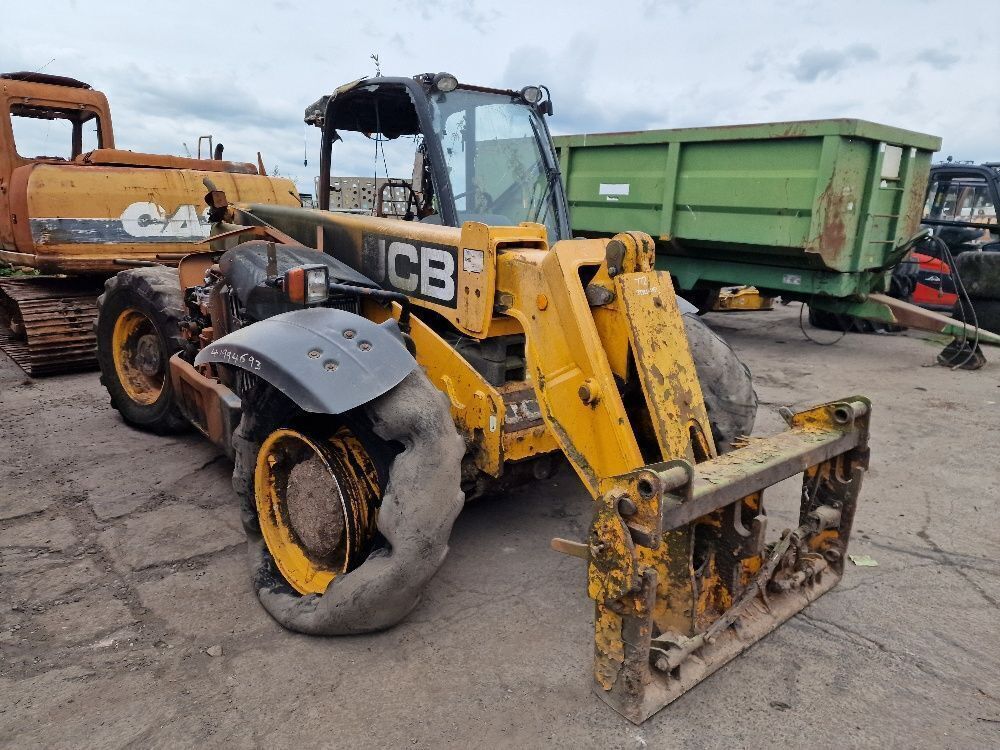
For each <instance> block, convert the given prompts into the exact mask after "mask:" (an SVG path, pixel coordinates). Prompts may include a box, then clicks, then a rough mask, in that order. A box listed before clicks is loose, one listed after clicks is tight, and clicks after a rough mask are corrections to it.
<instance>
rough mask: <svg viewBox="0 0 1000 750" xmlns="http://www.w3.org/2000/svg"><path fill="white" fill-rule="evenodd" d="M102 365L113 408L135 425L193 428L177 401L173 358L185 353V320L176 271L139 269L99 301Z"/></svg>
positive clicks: (160, 430) (165, 430)
mask: <svg viewBox="0 0 1000 750" xmlns="http://www.w3.org/2000/svg"><path fill="white" fill-rule="evenodd" d="M97 309H98V315H97V321H96V323H95V324H94V325H95V329H96V333H97V362H98V364H99V365H100V368H101V383H102V384H103V385H104V387H105V388H107V389H108V393H109V394H110V396H111V405H112V406H113V407H114V408H115V409H117V410H118V412H119V413H120V414H121V415H122V419H123V420H125V422H127V423H128V424H130V425H132V426H133V427H138V428H140V429H143V430H147V431H149V432H154V433H157V434H161V435H165V434H170V433H175V432H181V431H184V430H186V429H187V428H188V423H187V420H185V419H184V417H183V416H182V415H181V412H180V410H179V409H178V408H177V405H176V404H175V402H174V392H173V385H172V383H171V381H170V367H169V360H170V357H172V356H173V355H174V354H176V353H177V352H179V351H181V350H183V349H184V339H183V338H182V337H181V331H180V324H181V321H182V320H183V319H184V318H185V317H186V314H187V313H186V311H185V308H184V299H183V295H182V294H181V288H180V281H179V277H178V273H177V270H176V269H173V268H166V267H163V266H150V267H146V268H134V269H129V270H127V271H122V272H121V273H119V274H117V275H115V276H112V277H111V278H110V279H108V280H107V282H105V285H104V294H102V295H101V296H100V297H98V298H97Z"/></svg>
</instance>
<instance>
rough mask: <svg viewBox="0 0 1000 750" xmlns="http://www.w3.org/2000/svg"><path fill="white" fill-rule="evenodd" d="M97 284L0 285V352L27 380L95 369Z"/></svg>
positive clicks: (37, 279) (36, 281)
mask: <svg viewBox="0 0 1000 750" xmlns="http://www.w3.org/2000/svg"><path fill="white" fill-rule="evenodd" d="M101 289H102V285H101V282H100V281H98V280H94V279H79V278H77V279H72V278H61V277H53V276H33V277H26V278H18V279H4V280H2V281H0V350H3V351H4V352H5V353H6V354H7V355H8V356H9V357H10V358H11V359H12V360H14V362H15V363H16V364H17V365H18V366H19V367H20V368H21V369H22V370H24V371H25V372H26V373H27V374H28V375H30V376H31V377H38V376H40V375H53V374H56V373H60V372H74V371H78V370H90V369H93V368H95V367H97V339H96V337H95V335H94V321H95V320H96V319H97V295H99V294H100V293H101Z"/></svg>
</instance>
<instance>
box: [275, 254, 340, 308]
mask: <svg viewBox="0 0 1000 750" xmlns="http://www.w3.org/2000/svg"><path fill="white" fill-rule="evenodd" d="M282 288H283V289H284V290H285V294H286V295H287V296H288V299H289V300H290V301H291V302H295V303H297V304H300V305H318V304H319V303H320V302H324V301H326V299H327V297H329V296H330V271H329V269H328V268H327V267H326V266H324V265H320V264H316V265H310V266H298V267H296V268H290V269H288V270H287V271H285V278H284V281H283V282H282Z"/></svg>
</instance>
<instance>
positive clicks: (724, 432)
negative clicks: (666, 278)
mask: <svg viewBox="0 0 1000 750" xmlns="http://www.w3.org/2000/svg"><path fill="white" fill-rule="evenodd" d="M683 319H684V331H685V333H686V334H687V339H688V346H690V347H691V356H692V357H693V358H694V368H695V371H696V372H697V373H698V380H699V381H701V392H702V395H703V396H704V398H705V409H706V410H707V411H708V421H709V423H710V424H711V425H712V437H714V438H715V447H716V449H717V450H718V451H719V453H728V452H729V451H731V450H732V449H733V447H734V442H736V441H737V440H738V439H739V438H741V437H747V436H749V435H750V433H751V432H753V425H754V420H755V419H756V418H757V392H756V391H755V390H754V387H753V376H752V375H751V374H750V368H749V367H747V366H746V365H745V364H744V363H743V361H742V360H741V359H740V358H739V356H738V355H737V354H736V352H735V351H733V348H732V347H731V346H729V344H728V343H726V340H725V339H723V338H722V337H721V336H719V335H718V334H717V333H715V331H713V330H712V329H711V328H709V327H708V326H707V325H706V324H705V323H704V321H702V320H701V319H700V318H699V317H697V316H695V315H684V316H683Z"/></svg>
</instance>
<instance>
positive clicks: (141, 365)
mask: <svg viewBox="0 0 1000 750" xmlns="http://www.w3.org/2000/svg"><path fill="white" fill-rule="evenodd" d="M111 356H112V359H113V360H114V363H115V372H116V373H117V374H118V382H119V383H121V385H122V388H124V389H125V393H126V394H127V395H128V397H129V398H130V399H132V400H133V401H134V402H136V403H137V404H142V405H143V406H149V405H151V404H155V403H156V401H157V399H158V398H160V394H161V393H163V384H164V380H165V377H166V372H165V368H164V366H163V351H162V349H161V347H160V337H159V335H158V334H157V332H156V327H155V326H154V325H153V321H151V320H150V319H149V318H148V317H146V315H145V314H144V313H143V312H141V311H140V310H137V309H136V308H134V307H130V308H128V309H127V310H123V311H122V313H121V315H119V316H118V320H116V321H115V329H114V332H113V333H112V335H111Z"/></svg>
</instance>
